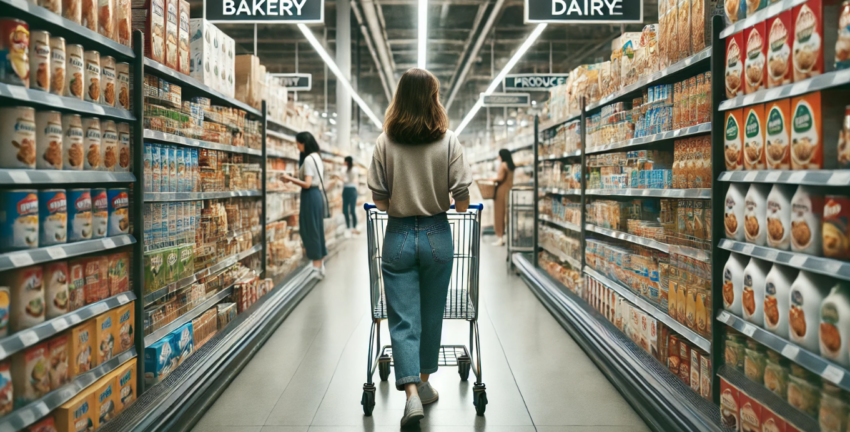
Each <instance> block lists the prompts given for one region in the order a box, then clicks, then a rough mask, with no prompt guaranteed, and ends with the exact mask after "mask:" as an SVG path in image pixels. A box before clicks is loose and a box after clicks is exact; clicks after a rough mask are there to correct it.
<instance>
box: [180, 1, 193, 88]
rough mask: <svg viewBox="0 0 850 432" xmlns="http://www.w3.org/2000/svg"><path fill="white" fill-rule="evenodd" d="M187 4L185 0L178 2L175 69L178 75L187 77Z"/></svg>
mask: <svg viewBox="0 0 850 432" xmlns="http://www.w3.org/2000/svg"><path fill="white" fill-rule="evenodd" d="M189 11H190V9H189V2H188V1H186V0H180V1H179V13H180V25H179V27H178V29H177V67H178V70H179V71H180V73H184V74H186V75H189V73H190V71H191V69H190V67H189V56H190V54H189V53H190V48H189V39H190V31H191V30H190V26H189V21H190V18H189V17H190V16H191V15H190V13H189Z"/></svg>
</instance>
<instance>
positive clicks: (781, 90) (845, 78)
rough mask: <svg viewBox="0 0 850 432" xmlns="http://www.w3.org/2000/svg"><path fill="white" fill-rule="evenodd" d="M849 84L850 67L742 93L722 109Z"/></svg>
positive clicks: (728, 101)
mask: <svg viewBox="0 0 850 432" xmlns="http://www.w3.org/2000/svg"><path fill="white" fill-rule="evenodd" d="M795 1H796V0H795ZM786 2H788V0H785V1H783V3H781V4H784V3H786ZM779 4H780V3H777V4H776V5H779ZM776 5H774V6H776ZM765 10H766V9H765ZM847 84H850V69H844V70H837V71H832V72H827V73H825V74H822V75H818V76H816V77H813V78H809V79H807V80H805V81H800V82H796V83H793V84H785V85H784V86H779V87H774V88H770V89H762V90H759V91H757V92H755V93H750V94H748V95H740V96H737V97H735V98H733V99H728V100H725V101H723V102H722V103H721V104H720V111H729V110H733V109H735V108H741V107H745V106H749V105H753V104H758V103H764V102H771V101H775V100H779V99H786V98H790V97H794V96H800V95H803V94H806V93H811V92H814V91H818V90H828V89H830V88H833V87H838V86H842V85H847Z"/></svg>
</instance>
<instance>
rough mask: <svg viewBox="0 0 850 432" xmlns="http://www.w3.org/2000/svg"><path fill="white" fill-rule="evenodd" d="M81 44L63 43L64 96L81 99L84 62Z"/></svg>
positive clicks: (83, 86)
mask: <svg viewBox="0 0 850 432" xmlns="http://www.w3.org/2000/svg"><path fill="white" fill-rule="evenodd" d="M83 55H84V51H83V46H82V45H75V44H70V45H65V96H70V97H74V98H77V99H80V100H82V99H83V93H84V91H85V90H84V88H85V85H84V81H85V80H84V78H85V71H86V62H85V60H84V59H83Z"/></svg>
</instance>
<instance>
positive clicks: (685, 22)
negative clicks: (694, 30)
mask: <svg viewBox="0 0 850 432" xmlns="http://www.w3.org/2000/svg"><path fill="white" fill-rule="evenodd" d="M695 1H698V0H695ZM678 3H679V4H678V5H677V13H678V16H677V18H676V27H677V29H676V34H677V36H678V38H679V44H678V47H679V49H678V59H677V60H682V59H684V58H686V57H688V56H690V55H691V54H692V51H691V2H690V0H679V2H678Z"/></svg>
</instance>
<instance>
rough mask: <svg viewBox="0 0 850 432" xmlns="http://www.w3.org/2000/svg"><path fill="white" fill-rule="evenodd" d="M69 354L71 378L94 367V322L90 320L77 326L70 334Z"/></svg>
mask: <svg viewBox="0 0 850 432" xmlns="http://www.w3.org/2000/svg"><path fill="white" fill-rule="evenodd" d="M70 335H71V337H70V340H69V344H70V347H69V352H70V363H71V364H70V365H69V366H70V368H71V376H72V377H75V376H77V375H79V374H81V373H84V372H88V371H89V370H91V368H92V367H94V365H95V361H96V360H97V359H96V357H97V355H96V354H95V353H94V350H95V320H93V319H90V320H88V321H85V322H83V323H82V324H79V325H77V326H76V327H74V328H73V329H71V332H70Z"/></svg>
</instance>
